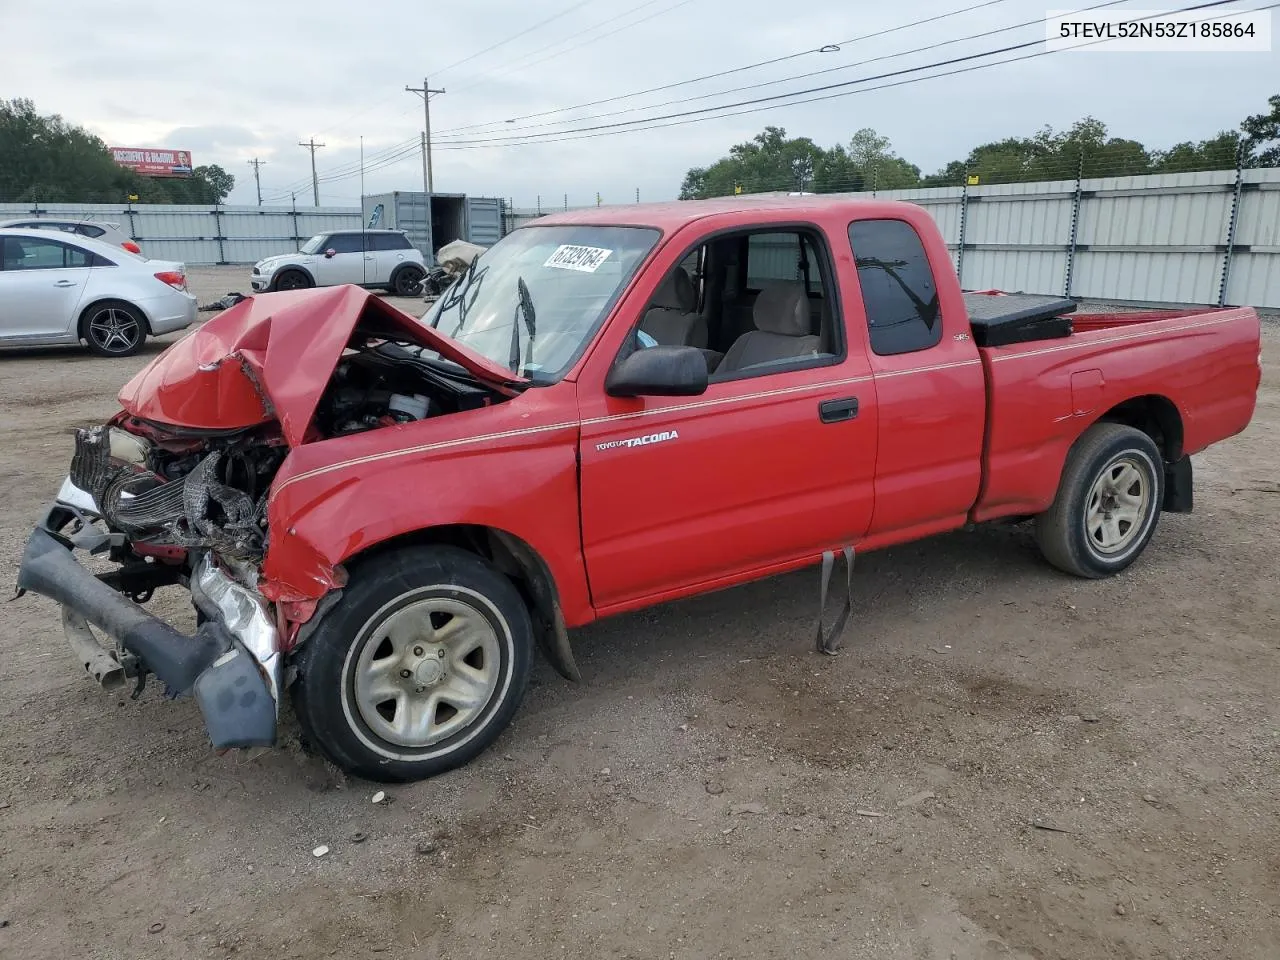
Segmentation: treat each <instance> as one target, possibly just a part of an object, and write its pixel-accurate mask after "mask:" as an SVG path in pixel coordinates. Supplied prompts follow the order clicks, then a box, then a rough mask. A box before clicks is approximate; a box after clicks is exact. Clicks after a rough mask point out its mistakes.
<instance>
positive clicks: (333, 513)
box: [261, 384, 595, 626]
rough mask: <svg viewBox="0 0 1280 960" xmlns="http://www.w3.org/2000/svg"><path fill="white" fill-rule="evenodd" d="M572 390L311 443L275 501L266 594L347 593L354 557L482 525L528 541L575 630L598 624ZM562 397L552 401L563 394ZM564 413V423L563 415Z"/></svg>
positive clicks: (290, 462) (295, 598)
mask: <svg viewBox="0 0 1280 960" xmlns="http://www.w3.org/2000/svg"><path fill="white" fill-rule="evenodd" d="M572 389H573V386H572V384H565V385H563V387H561V386H560V385H557V386H556V387H548V388H544V389H539V390H536V391H530V392H527V393H525V394H523V395H521V396H519V397H516V398H514V399H512V400H510V401H508V402H506V403H503V404H500V405H498V406H494V407H488V408H484V409H480V410H474V411H470V412H467V413H458V414H453V415H450V416H446V417H439V418H435V419H433V420H425V421H418V422H416V423H409V424H404V425H402V426H398V427H388V428H384V429H382V430H376V431H370V432H368V433H362V434H354V435H351V436H347V437H339V438H334V439H332V440H326V441H322V442H319V443H313V444H307V445H305V446H303V447H301V448H298V449H295V450H293V451H292V452H291V453H290V454H289V456H288V457H287V458H286V460H285V462H284V464H283V465H282V466H281V468H280V471H279V472H278V473H277V475H276V478H275V481H274V482H273V485H272V494H271V499H270V501H269V503H268V512H267V517H268V523H269V525H270V530H271V537H270V542H269V546H268V549H267V555H266V558H265V561H264V564H263V581H262V583H261V589H262V591H263V594H264V595H265V596H268V597H274V598H276V599H278V600H284V601H288V602H291V603H297V602H299V601H306V600H317V599H319V598H320V597H322V596H324V595H325V594H326V593H327V592H329V591H330V590H333V589H335V588H337V587H338V586H340V584H339V582H338V580H339V577H340V576H341V574H340V573H338V572H337V571H338V570H340V569H341V568H342V565H343V564H345V563H347V562H348V561H350V560H351V559H352V558H353V557H356V556H358V555H359V554H361V553H363V552H365V551H367V550H369V549H371V548H372V547H375V546H377V545H379V544H381V543H384V542H386V541H388V540H391V539H393V538H396V537H400V536H404V535H407V534H413V533H417V532H419V531H424V530H429V529H431V528H433V527H441V526H451V525H457V524H467V525H475V526H480V527H486V528H489V529H492V530H497V531H501V532H502V533H504V534H507V535H509V536H513V537H516V538H518V539H520V540H521V541H523V542H524V543H525V544H527V545H528V546H529V547H530V548H531V549H532V550H533V551H534V552H535V553H536V554H537V556H538V557H539V558H541V560H542V561H543V563H544V564H545V565H546V567H547V569H548V571H549V572H550V574H551V577H552V578H553V580H554V582H555V587H556V591H557V594H558V599H559V602H560V606H561V608H562V610H563V612H564V618H565V622H566V623H567V624H568V625H569V626H578V625H580V624H583V623H587V622H590V621H591V620H592V619H594V618H595V612H594V610H593V609H592V607H591V603H590V596H589V593H588V589H587V581H586V567H585V564H584V562H583V557H582V550H581V539H580V536H579V527H578V524H579V517H578V478H577V450H576V444H577V436H578V425H577V422H576V418H575V419H573V420H563V419H561V420H557V419H556V418H555V415H556V414H557V413H560V412H561V411H563V410H565V409H566V407H567V408H568V409H570V410H572V409H573V407H572V406H568V404H571V403H572V399H571V398H570V397H569V396H567V395H568V394H569V393H570V392H571V391H572ZM562 390H563V400H564V401H567V403H564V402H560V401H561V397H556V396H553V394H561V391H562ZM561 416H563V415H562V414H561Z"/></svg>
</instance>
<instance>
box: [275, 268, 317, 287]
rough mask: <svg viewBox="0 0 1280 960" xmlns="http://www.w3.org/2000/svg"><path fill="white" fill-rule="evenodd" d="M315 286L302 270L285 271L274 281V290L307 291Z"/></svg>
mask: <svg viewBox="0 0 1280 960" xmlns="http://www.w3.org/2000/svg"><path fill="white" fill-rule="evenodd" d="M311 286H314V284H313V283H312V282H311V278H310V277H308V276H307V275H306V274H305V273H303V272H302V271H301V270H283V271H281V272H280V275H279V276H278V277H276V278H275V280H274V281H272V284H271V289H272V290H305V289H307V288H308V287H311Z"/></svg>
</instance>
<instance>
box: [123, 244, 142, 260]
mask: <svg viewBox="0 0 1280 960" xmlns="http://www.w3.org/2000/svg"><path fill="white" fill-rule="evenodd" d="M120 246H122V247H124V248H125V249H126V250H128V251H129V252H130V253H136V254H137V255H138V256H142V248H141V247H140V246H138V245H137V244H136V243H134V242H133V241H132V240H126V241H125V242H124V243H122V244H120Z"/></svg>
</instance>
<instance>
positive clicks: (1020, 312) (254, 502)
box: [19, 197, 1261, 780]
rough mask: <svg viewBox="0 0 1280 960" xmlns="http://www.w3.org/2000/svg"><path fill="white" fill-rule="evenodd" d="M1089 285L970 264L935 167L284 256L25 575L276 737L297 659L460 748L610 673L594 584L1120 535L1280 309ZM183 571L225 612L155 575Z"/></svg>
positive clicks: (1211, 428)
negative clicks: (1010, 527)
mask: <svg viewBox="0 0 1280 960" xmlns="http://www.w3.org/2000/svg"><path fill="white" fill-rule="evenodd" d="M1074 309H1075V304H1074V303H1072V302H1071V301H1062V300H1059V299H1057V298H1053V297H1024V296H1017V295H1011V296H1001V295H996V294H993V293H990V292H988V293H980V294H978V293H964V292H963V291H962V290H961V289H960V286H959V284H958V283H957V281H956V276H955V273H954V272H953V270H952V265H951V258H950V256H949V254H948V251H947V248H946V246H945V245H944V243H943V240H942V238H941V236H940V235H939V233H938V231H937V229H936V227H935V225H934V223H933V221H932V220H931V219H930V218H929V216H928V215H927V213H926V212H925V211H924V210H923V209H921V208H919V207H916V206H913V205H909V204H902V203H893V202H883V201H863V200H857V201H855V200H846V199H839V198H822V197H800V198H790V197H787V198H758V199H749V198H733V199H728V200H717V201H706V202H681V203H667V204H656V205H636V206H629V207H618V208H601V209H596V210H591V211H588V212H584V213H566V214H561V215H556V216H552V217H547V218H544V219H542V220H539V221H537V222H535V223H533V224H531V225H528V226H525V227H523V228H521V229H518V230H516V231H514V232H513V233H511V234H510V235H508V236H506V237H504V238H503V239H502V240H501V241H500V242H499V243H497V244H496V245H494V246H493V247H491V248H490V249H489V250H487V251H486V252H485V253H484V254H483V255H482V256H480V257H479V258H478V259H477V260H476V261H475V262H474V263H472V264H471V266H470V267H469V268H468V270H467V272H466V273H465V274H464V275H462V276H461V277H459V278H458V279H457V280H456V281H455V282H454V284H453V285H452V286H451V287H450V288H449V289H448V290H447V291H446V293H445V294H444V295H443V296H442V297H441V298H440V299H439V300H438V301H437V302H436V303H435V304H434V306H433V307H431V309H430V310H429V312H428V313H427V315H426V316H425V317H424V318H423V319H422V320H417V319H414V318H412V317H410V316H408V315H406V314H403V313H401V312H399V311H397V310H395V309H393V308H392V307H390V306H389V305H387V304H386V303H385V302H383V301H382V300H380V299H378V298H377V297H375V296H373V295H371V294H369V293H367V292H365V291H363V290H360V289H358V288H356V287H350V286H348V287H339V288H331V289H325V290H312V291H299V292H287V293H272V294H264V295H259V296H255V297H252V298H250V299H248V300H246V301H245V302H243V303H240V304H238V305H237V306H235V307H233V308H231V309H229V310H227V311H226V312H224V313H222V314H220V315H218V316H217V317H215V318H214V319H212V320H210V321H209V322H208V323H206V324H205V325H204V326H203V327H201V328H200V329H198V330H196V331H194V332H193V333H192V334H190V335H189V336H187V337H186V338H185V339H183V340H181V341H179V342H178V343H176V344H174V345H173V346H171V347H170V348H169V349H168V350H166V351H165V352H164V353H163V354H161V355H160V356H159V357H157V358H156V359H155V360H154V361H153V362H152V363H151V364H150V366H148V367H146V368H145V369H144V370H142V371H141V372H140V373H139V374H138V375H137V376H136V377H134V379H133V380H131V381H130V382H129V383H128V384H127V385H126V386H125V387H124V388H123V389H122V390H121V392H120V397H119V399H120V403H121V406H122V408H123V409H122V410H121V411H120V412H119V413H118V414H117V415H116V416H115V417H113V418H112V419H111V420H110V421H109V422H108V423H107V424H105V425H103V426H101V427H95V428H92V429H87V430H82V431H80V433H79V434H78V435H77V438H76V449H75V455H74V457H73V459H72V464H71V470H70V474H69V476H68V478H67V480H66V481H65V482H64V484H63V487H62V489H61V490H60V491H59V493H58V495H57V498H56V500H55V501H54V502H53V503H52V504H51V505H50V507H49V508H48V510H47V512H46V514H45V516H43V517H42V518H41V520H40V521H39V523H38V525H37V527H36V529H35V530H34V531H33V533H32V535H31V538H30V540H29V542H28V546H27V549H26V554H25V556H24V558H23V562H22V567H21V570H20V574H19V588H20V589H27V590H32V591H35V592H38V593H41V594H44V595H45V596H48V597H52V598H53V599H54V600H56V601H58V602H59V603H60V604H61V606H62V619H63V625H64V628H65V632H66V635H67V638H68V640H69V642H70V644H71V646H72V649H73V651H74V652H75V655H76V657H77V658H78V659H79V661H80V662H81V663H82V664H83V665H84V666H85V668H86V669H88V671H89V672H90V673H91V674H92V675H94V676H95V677H96V678H97V679H99V680H100V681H101V682H103V683H106V684H116V683H122V682H124V680H125V679H126V678H132V679H133V680H134V682H135V684H136V685H137V686H138V687H141V685H142V684H143V682H144V681H145V679H146V678H147V676H148V675H155V676H156V677H158V678H159V679H160V680H161V681H163V682H164V683H165V684H166V686H167V690H168V692H169V693H170V694H171V695H175V696H176V695H180V694H184V693H188V692H190V693H192V694H194V696H195V698H196V700H197V702H198V703H199V705H200V708H201V711H202V713H203V715H204V718H205V723H206V726H207V728H208V732H209V735H210V738H211V740H212V742H213V744H214V746H215V747H218V748H226V747H244V746H251V745H258V744H271V743H274V742H275V738H276V721H277V714H278V710H279V704H280V700H281V698H282V696H283V693H284V691H285V690H286V689H289V690H290V691H291V694H292V702H293V705H294V708H295V710H296V711H297V714H298V716H299V718H300V720H301V724H302V727H303V729H304V732H305V734H306V736H307V739H308V740H309V742H311V743H313V744H314V745H316V746H318V747H319V748H320V750H322V751H323V752H324V753H325V754H326V755H327V756H328V757H329V758H330V759H332V760H333V761H334V762H335V763H337V764H338V765H339V766H341V767H343V768H344V769H346V770H347V771H349V772H351V773H354V774H357V775H362V776H365V777H369V778H373V779H379V780H409V779H417V778H422V777H426V776H430V775H432V774H435V773H438V772H440V771H442V770H445V769H448V768H450V767H454V766H457V765H459V764H462V763H465V762H466V761H468V760H469V759H471V758H472V757H474V756H475V755H476V754H478V753H479V752H480V751H482V750H483V749H484V748H485V747H486V746H487V745H488V744H490V743H491V742H492V741H493V740H494V738H495V737H496V736H497V735H498V733H499V732H500V731H501V730H502V729H503V727H504V726H505V725H506V724H507V723H508V721H509V720H510V719H511V717H512V714H513V713H514V711H515V710H516V708H517V706H518V704H519V702H520V699H521V696H522V694H523V692H524V689H525V685H526V681H527V679H528V676H529V671H530V665H531V660H532V657H533V656H534V653H535V647H540V648H541V649H542V651H543V652H544V655H545V656H547V657H548V659H549V660H550V661H551V663H552V664H553V665H554V666H555V668H556V669H557V670H558V671H559V672H560V673H562V674H564V675H565V676H566V677H569V678H571V679H577V678H578V671H577V667H576V666H575V664H574V660H573V655H572V652H571V650H570V646H569V641H568V634H567V630H568V629H569V628H573V627H577V626H579V625H582V624H585V623H588V622H590V621H592V620H594V619H596V618H598V617H603V616H608V615H611V614H616V613H622V612H624V611H628V610H635V609H638V608H640V607H644V606H648V605H651V604H656V603H662V602H664V601H667V600H672V599H675V598H677V597H684V596H689V595H691V594H697V593H703V592H706V591H710V590H717V589H720V588H723V587H730V586H733V585H735V584H740V583H743V582H744V581H747V580H751V579H754V578H758V577H764V576H768V575H771V574H776V573H780V572H783V571H787V570H793V569H796V568H799V567H803V566H806V565H814V564H821V567H822V570H823V576H822V578H821V583H820V584H819V586H820V587H821V591H820V593H821V597H822V600H823V601H824V602H825V599H826V593H827V589H826V588H827V579H828V577H829V575H830V572H831V568H832V566H833V561H835V560H838V559H840V557H841V556H842V555H843V556H844V557H845V558H846V559H847V561H848V563H849V564H851V563H852V560H853V556H854V552H855V551H866V550H872V549H876V548H879V547H887V546H891V545H893V544H899V543H903V542H905V541H909V540H914V539H917V538H920V537H925V536H928V535H930V534H934V533H940V532H942V531H945V530H953V529H955V528H958V527H961V526H962V525H964V524H969V523H978V522H983V521H992V520H1028V519H1034V523H1035V530H1036V536H1037V539H1038V541H1039V543H1040V546H1041V548H1042V550H1043V553H1044V555H1045V557H1046V558H1047V560H1048V561H1049V562H1050V563H1052V564H1053V565H1055V566H1056V567H1059V568H1061V569H1062V570H1064V571H1066V572H1068V573H1071V574H1076V575H1078V576H1082V577H1102V576H1106V575H1110V574H1114V573H1116V572H1118V571H1120V570H1122V569H1124V568H1125V567H1126V566H1128V565H1129V564H1130V563H1132V562H1133V561H1134V560H1135V559H1136V558H1137V557H1138V555H1139V554H1140V553H1141V552H1142V550H1143V549H1144V548H1145V547H1146V545H1147V543H1148V541H1149V540H1150V538H1151V535H1152V531H1153V530H1154V528H1155V526H1156V522H1157V520H1158V518H1159V516H1160V514H1161V512H1162V511H1188V510H1190V509H1191V503H1192V496H1191V461H1190V460H1189V455H1191V454H1193V453H1196V452H1197V451H1199V450H1203V449H1204V448H1205V447H1206V446H1208V445H1209V444H1211V443H1214V442H1216V441H1219V440H1222V439H1224V438H1226V437H1230V436H1232V435H1233V434H1235V433H1238V432H1239V431H1241V430H1243V429H1244V428H1245V426H1246V425H1247V424H1248V423H1249V420H1250V418H1251V416H1252V415H1253V410H1254V404H1255V400H1256V395H1257V389H1258V385H1259V382H1260V379H1261V352H1260V329H1259V322H1258V318H1257V316H1256V314H1255V313H1254V312H1253V311H1252V310H1250V309H1223V310H1208V311H1172V312H1141V313H1111V314H1089V315H1081V314H1075V313H1074ZM77 550H80V551H87V552H89V553H90V554H100V555H105V556H106V557H107V558H109V559H110V560H113V561H115V564H114V565H113V566H112V567H111V568H110V569H109V570H108V571H106V572H103V573H99V574H97V575H96V576H95V575H94V574H92V573H90V572H89V571H88V570H87V568H86V567H84V566H82V565H81V563H80V562H79V561H78V560H77V559H76V556H75V551H77ZM172 585H176V586H179V587H182V588H185V589H188V590H190V593H191V597H192V600H193V603H194V606H195V608H196V613H197V617H196V619H197V627H196V629H195V631H194V633H190V632H188V633H184V632H182V631H180V630H178V629H177V628H175V627H174V626H172V625H170V624H169V623H167V622H165V621H163V620H161V619H160V618H158V617H155V616H153V615H152V614H150V613H149V612H147V611H146V610H144V609H143V607H142V606H141V604H143V603H145V602H146V601H147V600H148V599H150V597H151V596H152V593H153V592H154V591H155V590H157V589H162V588H165V587H168V586H172ZM847 610H848V606H847V604H846V606H845V612H847ZM818 625H819V626H818V645H819V647H820V648H822V649H825V650H827V651H830V650H831V649H832V648H833V640H834V637H833V633H834V632H835V631H827V632H824V630H823V628H822V616H821V608H819V611H818ZM95 628H96V630H97V632H95ZM100 635H101V636H100Z"/></svg>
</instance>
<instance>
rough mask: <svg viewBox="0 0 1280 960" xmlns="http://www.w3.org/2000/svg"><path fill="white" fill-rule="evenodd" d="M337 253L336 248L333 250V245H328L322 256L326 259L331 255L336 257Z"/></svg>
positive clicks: (330, 257)
mask: <svg viewBox="0 0 1280 960" xmlns="http://www.w3.org/2000/svg"><path fill="white" fill-rule="evenodd" d="M337 255H338V251H337V250H335V249H333V247H330V248H329V249H328V250H326V251H325V252H324V258H325V259H326V260H329V259H332V258H333V257H336V256H337Z"/></svg>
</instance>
